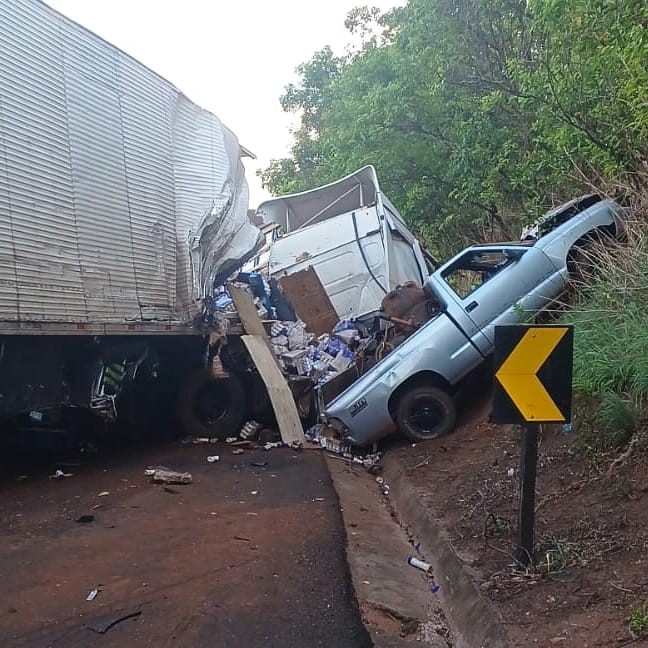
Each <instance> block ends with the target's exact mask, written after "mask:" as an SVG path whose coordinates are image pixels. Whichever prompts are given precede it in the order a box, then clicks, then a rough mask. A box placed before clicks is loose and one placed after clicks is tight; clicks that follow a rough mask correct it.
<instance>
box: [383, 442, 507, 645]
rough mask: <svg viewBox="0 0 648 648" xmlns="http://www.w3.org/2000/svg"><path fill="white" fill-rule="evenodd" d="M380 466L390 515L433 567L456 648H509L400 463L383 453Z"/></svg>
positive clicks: (494, 613) (500, 626)
mask: <svg viewBox="0 0 648 648" xmlns="http://www.w3.org/2000/svg"><path fill="white" fill-rule="evenodd" d="M382 464H383V470H384V472H383V475H384V477H385V481H386V483H387V484H389V488H390V491H389V492H390V495H389V498H390V500H391V502H392V504H393V506H394V509H395V512H396V514H397V515H398V517H399V518H400V520H401V523H402V524H403V525H404V526H406V527H407V528H408V529H409V531H410V532H411V533H412V534H413V535H414V536H415V537H416V539H417V540H418V541H420V542H421V551H422V553H423V554H424V556H425V557H426V560H427V562H429V563H430V564H431V565H432V568H433V570H434V576H435V581H436V582H437V583H438V584H439V585H441V589H440V591H439V598H440V600H441V605H442V607H443V610H444V612H445V614H446V618H447V621H448V624H449V626H450V628H451V630H452V632H453V634H454V637H455V642H456V643H455V647H456V648H510V644H509V641H508V638H507V633H506V631H505V629H504V626H503V624H502V620H501V617H500V615H499V614H498V612H497V611H496V610H495V609H494V608H493V607H492V606H491V604H490V603H489V602H488V600H487V599H486V598H484V596H482V594H481V592H480V591H479V589H478V588H477V586H476V585H475V583H474V581H473V579H472V578H471V576H470V574H469V572H468V569H467V567H466V565H465V564H464V563H463V562H462V561H461V559H460V558H459V557H458V556H457V554H456V552H455V550H454V548H453V547H452V544H451V543H450V541H449V539H448V538H447V537H446V533H445V530H444V529H443V527H442V526H441V524H439V522H437V520H435V519H434V517H433V516H432V515H431V513H430V512H429V511H428V510H427V508H426V506H425V504H424V503H423V501H422V499H421V497H420V495H419V494H418V493H417V492H416V490H415V489H414V486H413V484H412V482H411V481H410V479H409V477H408V476H407V475H406V473H405V469H404V468H403V466H402V464H401V463H400V462H399V460H398V459H397V458H396V457H395V456H394V455H393V454H392V455H390V454H387V456H385V458H384V459H383V462H382Z"/></svg>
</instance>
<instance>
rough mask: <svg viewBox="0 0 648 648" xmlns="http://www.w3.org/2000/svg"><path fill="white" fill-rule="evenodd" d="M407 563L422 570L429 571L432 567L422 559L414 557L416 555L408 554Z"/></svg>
mask: <svg viewBox="0 0 648 648" xmlns="http://www.w3.org/2000/svg"><path fill="white" fill-rule="evenodd" d="M407 564H408V565H410V566H412V567H416V568H417V569H420V570H421V571H424V572H429V571H430V569H432V565H430V563H426V562H425V561H424V560H419V559H418V558H416V556H410V557H409V558H408V559H407Z"/></svg>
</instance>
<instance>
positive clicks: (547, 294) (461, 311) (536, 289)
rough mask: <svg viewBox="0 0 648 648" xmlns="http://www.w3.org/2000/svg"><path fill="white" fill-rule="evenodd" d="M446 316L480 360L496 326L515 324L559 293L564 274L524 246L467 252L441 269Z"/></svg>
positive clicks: (483, 247) (544, 258)
mask: <svg viewBox="0 0 648 648" xmlns="http://www.w3.org/2000/svg"><path fill="white" fill-rule="evenodd" d="M439 274H440V276H441V280H442V289H443V290H444V291H445V292H447V294H448V296H449V297H450V299H448V302H447V306H446V308H447V312H448V315H449V316H450V317H452V318H453V319H454V320H455V322H456V323H457V324H458V325H459V326H460V327H461V328H462V329H463V330H464V332H465V333H466V335H467V336H468V337H469V338H470V339H471V342H472V344H473V345H474V346H476V347H477V348H478V349H479V350H480V352H481V353H482V354H483V355H485V356H486V355H488V354H489V353H490V352H491V351H492V349H493V343H494V336H495V326H497V325H501V324H516V323H519V322H520V321H522V320H524V319H525V318H527V317H528V316H529V311H532V312H535V311H537V310H539V309H541V308H542V307H544V306H545V305H546V304H547V303H549V302H550V301H551V300H552V299H554V298H555V297H556V296H557V295H558V294H559V293H560V292H561V291H562V289H563V288H564V285H565V280H564V274H563V273H561V272H560V271H559V269H558V268H557V267H556V266H555V265H554V264H553V263H552V262H551V261H550V260H549V258H548V257H547V256H546V255H545V254H544V253H543V252H541V251H540V250H538V249H537V248H534V247H524V246H511V245H509V246H506V245H500V246H487V247H486V246H480V247H473V248H469V249H468V250H466V251H465V252H463V253H462V254H460V255H459V256H457V257H455V258H454V259H452V261H450V262H449V263H448V264H447V265H446V266H445V267H443V268H441V270H440V273H439Z"/></svg>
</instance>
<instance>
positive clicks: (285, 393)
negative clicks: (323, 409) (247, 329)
mask: <svg viewBox="0 0 648 648" xmlns="http://www.w3.org/2000/svg"><path fill="white" fill-rule="evenodd" d="M241 339H242V340H243V343H244V344H245V346H246V347H247V350H248V351H249V353H250V357H251V358H252V361H253V362H254V364H255V366H256V368H257V369H258V370H259V374H261V378H262V379H263V382H264V383H265V386H266V388H267V389H268V394H269V395H270V402H271V403H272V409H273V410H274V413H275V416H276V417H277V424H278V425H279V432H280V434H281V440H282V441H283V442H284V443H285V444H287V445H290V444H293V443H299V444H302V445H303V443H304V441H305V438H304V429H303V427H302V422H301V419H300V418H299V412H298V411H297V406H296V405H295V400H294V399H293V395H292V392H291V391H290V387H288V384H287V383H286V378H285V377H284V375H283V373H282V372H281V369H280V368H279V365H278V364H277V360H276V358H275V357H274V355H273V354H272V351H271V350H270V347H269V346H268V343H267V341H266V339H265V338H263V337H261V336H260V335H243V336H242V338H241Z"/></svg>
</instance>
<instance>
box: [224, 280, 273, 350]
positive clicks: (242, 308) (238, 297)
mask: <svg viewBox="0 0 648 648" xmlns="http://www.w3.org/2000/svg"><path fill="white" fill-rule="evenodd" d="M227 290H228V291H229V294H230V295H231V296H232V301H233V302H234V305H235V306H236V310H237V311H238V314H239V318H240V320H241V323H242V324H243V328H245V332H246V333H247V334H248V335H260V336H261V337H262V338H266V337H267V335H266V332H265V328H264V327H263V322H262V321H261V318H260V317H259V314H258V313H257V309H256V306H255V305H254V301H253V300H252V297H251V296H250V293H248V292H247V290H243V289H242V288H238V287H237V286H228V287H227Z"/></svg>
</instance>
